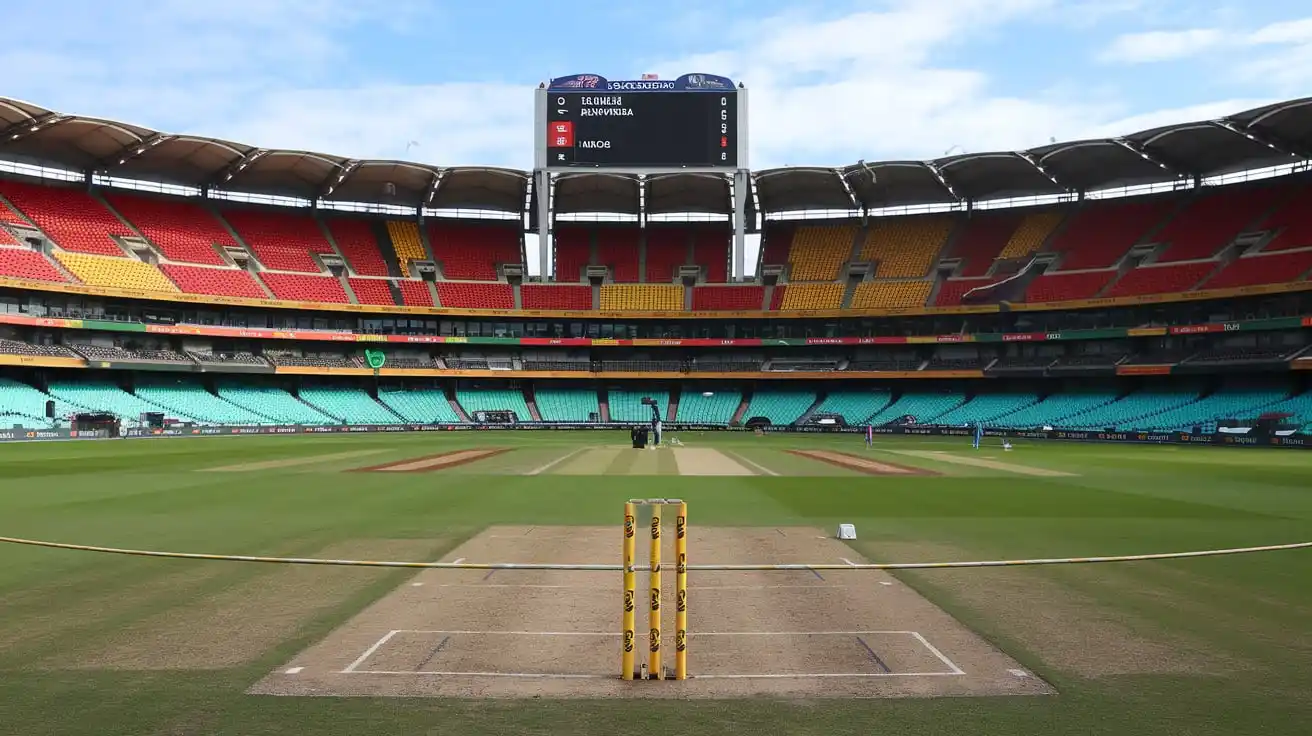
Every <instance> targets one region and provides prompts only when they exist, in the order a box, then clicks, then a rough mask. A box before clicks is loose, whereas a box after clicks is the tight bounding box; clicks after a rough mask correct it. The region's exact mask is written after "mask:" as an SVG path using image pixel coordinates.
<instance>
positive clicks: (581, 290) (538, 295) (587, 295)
mask: <svg viewBox="0 0 1312 736" xmlns="http://www.w3.org/2000/svg"><path fill="white" fill-rule="evenodd" d="M519 300H520V302H522V303H523V305H524V309H577V310H586V309H592V287H591V286H546V285H542V284H531V285H530V284H525V285H523V286H521V287H520V288H519Z"/></svg>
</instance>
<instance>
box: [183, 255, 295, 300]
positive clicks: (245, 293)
mask: <svg viewBox="0 0 1312 736" xmlns="http://www.w3.org/2000/svg"><path fill="white" fill-rule="evenodd" d="M160 269H161V270H163V271H164V275H166V276H168V277H169V279H171V280H172V281H173V283H174V284H177V286H178V288H179V289H181V290H182V291H185V292H187V293H188V294H210V295H213V296H236V297H242V298H245V299H267V298H269V295H268V294H267V293H265V291H264V288H263V287H261V286H260V284H259V282H258V281H256V280H255V277H254V276H252V275H251V274H250V273H248V272H246V271H241V270H238V269H235V268H208V267H205V266H181V265H178V264H175V263H164V264H161V265H160Z"/></svg>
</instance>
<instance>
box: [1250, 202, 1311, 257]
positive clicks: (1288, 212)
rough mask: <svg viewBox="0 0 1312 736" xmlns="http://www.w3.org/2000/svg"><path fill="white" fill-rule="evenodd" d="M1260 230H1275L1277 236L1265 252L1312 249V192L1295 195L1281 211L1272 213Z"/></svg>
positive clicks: (1268, 244) (1267, 245)
mask: <svg viewBox="0 0 1312 736" xmlns="http://www.w3.org/2000/svg"><path fill="white" fill-rule="evenodd" d="M1258 229H1259V230H1275V231H1276V235H1275V237H1274V238H1272V239H1271V242H1269V243H1267V244H1266V247H1265V248H1263V250H1264V251H1277V250H1293V249H1295V248H1307V247H1312V190H1303V191H1300V192H1299V193H1298V194H1296V195H1294V197H1293V199H1291V200H1290V201H1288V202H1286V203H1285V204H1284V205H1282V206H1281V207H1280V209H1278V210H1276V211H1275V212H1272V213H1271V215H1270V216H1269V217H1267V218H1266V221H1265V222H1263V223H1262V225H1261V226H1260V227H1259V228H1258Z"/></svg>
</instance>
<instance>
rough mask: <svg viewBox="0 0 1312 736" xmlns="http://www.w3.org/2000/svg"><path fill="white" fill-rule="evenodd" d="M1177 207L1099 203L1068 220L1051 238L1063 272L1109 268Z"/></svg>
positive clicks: (1166, 202)
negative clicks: (1059, 256)
mask: <svg viewBox="0 0 1312 736" xmlns="http://www.w3.org/2000/svg"><path fill="white" fill-rule="evenodd" d="M1175 206H1176V200H1174V199H1152V200H1146V201H1143V200H1141V201H1124V202H1107V203H1103V202H1098V203H1094V204H1089V205H1086V206H1085V208H1084V209H1082V210H1079V211H1078V212H1075V213H1074V214H1072V215H1071V216H1070V221H1069V222H1068V223H1067V224H1066V227H1064V228H1062V231H1061V232H1059V233H1057V234H1056V235H1054V236H1053V237H1052V241H1051V244H1050V246H1049V247H1050V250H1052V251H1053V252H1056V253H1061V254H1062V258H1061V261H1060V263H1059V264H1058V265H1059V266H1060V268H1061V270H1063V271H1080V270H1084V269H1089V268H1111V267H1112V266H1114V265H1116V262H1117V261H1119V260H1120V259H1121V257H1122V256H1124V255H1125V254H1126V252H1127V251H1129V250H1130V247H1131V246H1133V245H1135V244H1136V243H1138V242H1139V241H1140V240H1141V239H1142V238H1143V237H1144V236H1145V235H1146V234H1147V233H1148V231H1149V230H1150V229H1152V228H1153V227H1155V226H1156V225H1157V224H1158V223H1160V222H1161V221H1162V220H1163V219H1165V218H1166V216H1167V215H1169V214H1170V213H1171V210H1173V209H1174V208H1175Z"/></svg>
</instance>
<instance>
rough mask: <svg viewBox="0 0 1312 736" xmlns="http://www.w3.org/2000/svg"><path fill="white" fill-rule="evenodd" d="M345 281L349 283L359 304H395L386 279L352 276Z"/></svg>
mask: <svg viewBox="0 0 1312 736" xmlns="http://www.w3.org/2000/svg"><path fill="white" fill-rule="evenodd" d="M346 281H347V283H348V284H350V285H351V291H352V292H354V293H355V300H356V301H357V302H359V303H360V304H378V305H381V306H387V307H394V306H396V300H395V299H393V298H392V289H391V287H390V286H388V284H387V280H386V279H361V278H356V277H354V276H352V277H351V278H349V279H347V280H346Z"/></svg>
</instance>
